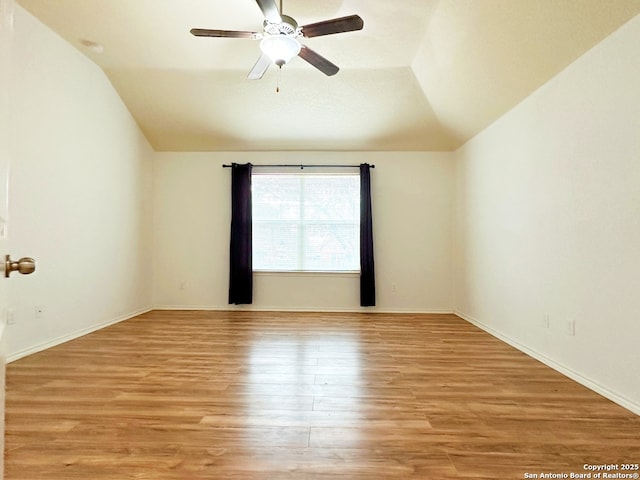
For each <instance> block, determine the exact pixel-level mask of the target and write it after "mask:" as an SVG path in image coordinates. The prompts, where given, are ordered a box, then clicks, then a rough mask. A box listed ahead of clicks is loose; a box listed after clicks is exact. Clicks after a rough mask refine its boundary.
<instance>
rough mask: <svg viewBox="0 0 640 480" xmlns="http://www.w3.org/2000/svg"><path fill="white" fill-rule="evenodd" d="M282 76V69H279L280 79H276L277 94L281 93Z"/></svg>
mask: <svg viewBox="0 0 640 480" xmlns="http://www.w3.org/2000/svg"><path fill="white" fill-rule="evenodd" d="M281 74H282V67H279V68H278V78H277V79H276V93H280V75H281Z"/></svg>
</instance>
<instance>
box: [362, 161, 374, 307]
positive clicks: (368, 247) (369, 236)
mask: <svg viewBox="0 0 640 480" xmlns="http://www.w3.org/2000/svg"><path fill="white" fill-rule="evenodd" d="M360 305H361V306H363V307H374V306H375V305H376V279H375V274H374V266H373V222H372V220H371V167H370V165H369V164H368V163H363V164H361V165H360Z"/></svg>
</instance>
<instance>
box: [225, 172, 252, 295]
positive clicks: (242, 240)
mask: <svg viewBox="0 0 640 480" xmlns="http://www.w3.org/2000/svg"><path fill="white" fill-rule="evenodd" d="M251 169H252V165H251V164H250V163H247V164H245V165H239V164H237V163H233V164H232V166H231V248H230V256H229V303H235V304H248V303H252V302H253V263H252V258H251V249H252V242H251V236H252V232H251V222H252V215H251Z"/></svg>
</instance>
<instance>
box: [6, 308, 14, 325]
mask: <svg viewBox="0 0 640 480" xmlns="http://www.w3.org/2000/svg"><path fill="white" fill-rule="evenodd" d="M15 324H16V311H15V310H14V309H13V308H7V325H15Z"/></svg>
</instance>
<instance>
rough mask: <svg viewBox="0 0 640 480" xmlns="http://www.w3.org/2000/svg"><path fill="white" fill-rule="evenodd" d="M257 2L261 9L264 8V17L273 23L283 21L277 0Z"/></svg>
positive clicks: (258, 0) (259, 0)
mask: <svg viewBox="0 0 640 480" xmlns="http://www.w3.org/2000/svg"><path fill="white" fill-rule="evenodd" d="M256 3H257V4H258V6H259V7H260V10H262V14H263V15H264V18H266V19H267V20H269V21H270V22H271V23H280V22H281V21H282V17H281V16H280V11H279V10H278V6H277V5H276V0H256Z"/></svg>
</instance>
